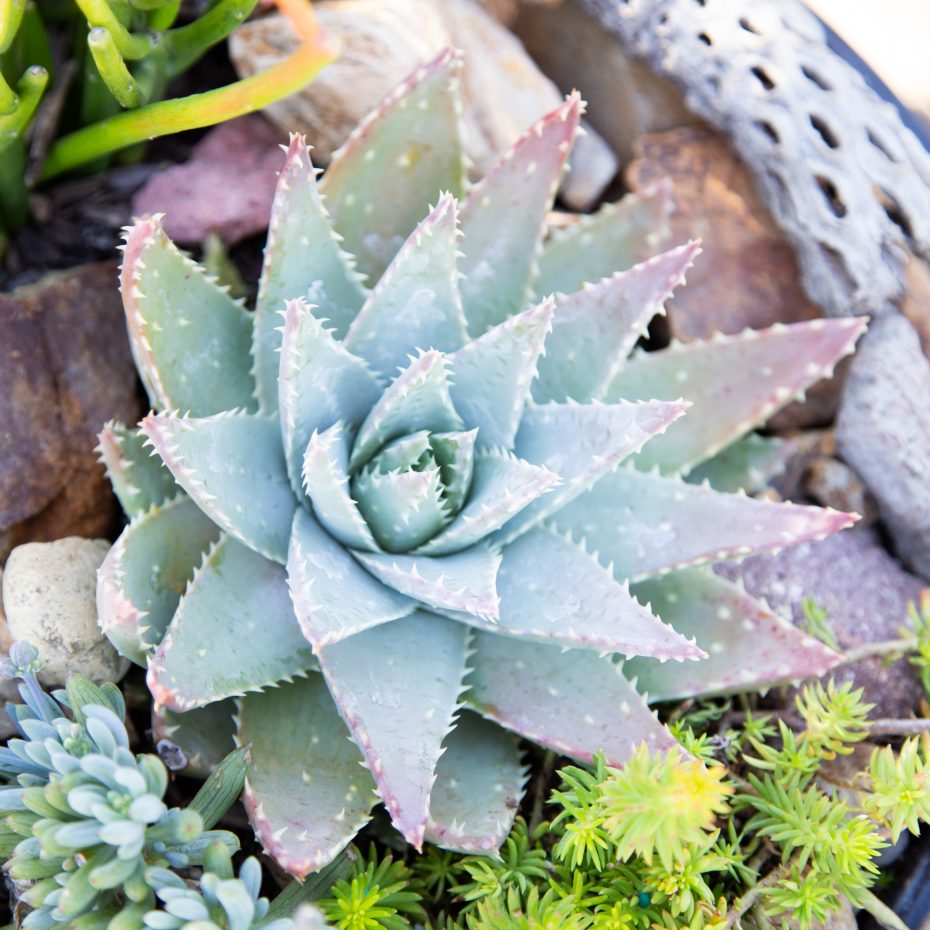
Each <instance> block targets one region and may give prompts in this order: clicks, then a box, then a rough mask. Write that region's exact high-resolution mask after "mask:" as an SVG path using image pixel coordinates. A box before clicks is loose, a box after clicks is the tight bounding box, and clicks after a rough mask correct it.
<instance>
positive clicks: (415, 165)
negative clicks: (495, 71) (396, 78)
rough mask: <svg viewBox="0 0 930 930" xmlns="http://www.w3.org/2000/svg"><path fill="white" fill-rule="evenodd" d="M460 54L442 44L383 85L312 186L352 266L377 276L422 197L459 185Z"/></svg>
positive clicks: (412, 222)
mask: <svg viewBox="0 0 930 930" xmlns="http://www.w3.org/2000/svg"><path fill="white" fill-rule="evenodd" d="M461 67H462V61H461V56H460V54H459V53H458V52H455V51H453V50H452V49H445V50H444V51H443V52H441V53H440V54H439V55H438V56H437V57H436V58H434V59H433V60H432V61H431V62H429V63H428V64H427V65H424V67H422V68H420V69H419V70H418V71H416V72H414V74H412V75H411V76H410V77H409V78H407V80H405V81H404V82H403V83H402V84H400V85H399V86H398V87H397V88H396V89H395V90H393V91H391V93H390V94H388V96H387V97H385V99H384V100H383V101H382V102H381V103H380V104H379V106H378V107H377V108H376V109H375V110H373V111H372V112H371V113H370V114H369V115H368V116H367V117H366V118H365V119H364V120H363V121H362V122H361V123H360V124H359V126H358V128H357V129H355V130H354V132H353V133H352V134H351V135H350V136H349V138H348V139H347V140H346V143H345V145H343V146H342V148H341V149H339V151H338V152H336V153H335V154H334V155H333V158H332V161H331V162H330V165H329V168H328V169H327V170H326V174H325V175H324V176H323V179H322V181H321V182H320V190H321V192H322V193H323V195H324V197H325V201H326V206H327V208H328V209H329V212H330V216H331V218H332V224H333V227H334V228H335V229H336V231H337V232H338V233H340V234H341V235H342V237H343V240H344V243H343V244H344V245H345V248H346V249H348V251H349V252H351V253H352V254H353V255H354V256H355V257H356V258H357V260H358V266H359V270H360V271H362V272H364V273H365V274H366V275H368V276H369V279H370V280H371V281H376V280H377V279H378V278H380V277H381V275H382V273H383V272H384V269H385V268H387V266H388V264H389V263H390V261H391V259H392V258H393V257H394V255H395V254H396V253H397V250H398V249H399V248H400V247H401V245H402V243H403V241H404V240H405V239H406V238H407V236H409V235H410V233H411V232H413V230H414V228H415V227H416V225H417V223H419V222H420V220H421V219H422V218H423V204H426V203H435V201H436V199H437V198H438V197H439V194H440V192H441V191H449V192H450V193H452V194H453V196H458V195H459V194H460V193H461V192H462V190H463V188H464V186H465V161H464V156H463V154H462V139H461V112H462V102H461V87H460V72H461Z"/></svg>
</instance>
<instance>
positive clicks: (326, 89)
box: [229, 0, 618, 210]
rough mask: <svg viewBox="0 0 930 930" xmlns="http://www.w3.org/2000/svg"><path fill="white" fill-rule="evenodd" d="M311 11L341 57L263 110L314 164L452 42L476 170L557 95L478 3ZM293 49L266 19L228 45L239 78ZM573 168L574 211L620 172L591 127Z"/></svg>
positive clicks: (422, 2)
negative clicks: (306, 144) (301, 144)
mask: <svg viewBox="0 0 930 930" xmlns="http://www.w3.org/2000/svg"><path fill="white" fill-rule="evenodd" d="M314 11H315V13H316V16H317V20H318V22H319V24H320V26H321V27H322V28H323V29H324V30H325V31H326V32H327V33H329V34H330V35H332V36H333V37H334V38H336V39H337V40H338V41H339V43H340V45H341V52H340V54H339V57H338V58H337V59H336V60H335V61H334V62H333V63H332V64H331V65H329V66H328V67H327V68H325V69H324V70H323V71H322V72H321V74H320V75H319V77H317V78H316V80H314V81H313V82H312V83H311V84H310V85H309V86H308V87H306V88H305V89H304V90H302V91H301V92H300V93H298V94H294V95H292V96H291V97H288V98H287V99H286V100H283V101H281V102H279V103H276V104H273V105H272V106H271V107H269V108H267V109H266V111H265V112H266V114H267V115H268V116H269V117H270V118H271V119H272V120H273V121H274V122H275V123H276V124H277V125H278V126H279V127H280V128H281V129H282V130H284V131H286V132H302V133H306V135H307V136H308V139H309V141H310V142H311V144H312V145H313V158H314V161H315V162H316V163H317V164H319V165H326V164H328V162H329V160H330V158H331V157H332V154H333V152H334V151H335V150H336V149H337V148H338V147H339V146H340V145H341V144H342V143H343V142H344V141H345V139H346V137H347V136H348V135H349V133H350V132H351V130H352V129H353V128H354V127H355V125H356V124H357V123H358V122H359V120H360V119H361V118H362V117H364V116H365V115H366V114H368V113H369V112H370V111H371V110H373V109H374V108H375V107H376V106H377V105H378V104H379V103H380V101H381V100H382V98H383V97H384V96H385V95H386V94H387V93H388V92H390V91H391V90H393V88H394V87H395V86H396V85H397V84H398V83H399V82H400V81H401V80H403V78H405V77H406V76H407V75H408V74H410V73H411V72H412V71H414V70H415V69H416V68H417V67H419V66H421V65H423V64H426V62H428V61H429V60H430V59H432V58H434V57H435V56H436V55H438V54H439V52H440V51H442V49H443V48H445V47H447V46H449V45H453V46H455V47H457V48H460V49H462V51H463V52H464V53H465V66H464V69H463V75H462V84H463V96H464V102H465V111H464V136H465V151H466V153H467V155H468V158H469V160H470V162H471V166H472V169H473V174H474V176H475V177H480V176H481V175H483V174H485V173H486V172H487V171H488V169H489V168H490V167H491V166H492V165H493V164H494V162H495V161H496V160H497V158H498V157H499V156H500V155H501V154H503V152H505V151H506V150H507V149H508V148H509V147H510V146H511V145H512V144H513V143H514V142H515V141H516V140H517V139H518V138H519V136H520V135H521V134H522V133H523V132H525V131H526V129H527V128H529V126H530V125H531V124H532V123H533V122H534V121H535V120H536V119H538V118H539V117H540V116H542V115H543V114H545V113H547V112H549V111H550V110H553V109H555V108H556V107H557V106H558V105H559V104H560V103H561V102H562V99H563V95H562V93H561V92H560V91H559V90H558V88H557V87H556V86H555V84H553V83H552V81H550V80H549V79H548V78H547V77H546V76H545V75H544V74H543V73H542V72H541V71H540V70H539V68H538V67H537V66H536V64H535V63H534V62H533V59H532V58H530V56H529V55H528V54H527V52H526V50H525V49H524V48H523V45H522V44H521V42H520V40H519V39H518V38H517V37H516V36H514V35H513V33H511V32H509V31H508V30H507V29H506V28H504V27H503V26H502V25H501V24H500V23H499V22H497V21H496V20H495V19H494V18H493V17H492V16H491V15H489V14H488V13H487V12H486V11H485V10H484V9H482V7H481V6H480V5H479V4H478V3H476V2H474V0H442V2H441V3H435V2H431V0H338V2H333V0H326V2H323V3H318V4H316V5H315V6H314ZM296 46H297V39H296V38H295V36H294V34H293V31H292V29H291V26H290V24H289V23H288V21H287V20H286V19H284V18H283V17H281V16H266V17H263V18H261V19H257V20H254V21H252V22H249V23H246V24H245V25H243V26H241V27H240V28H239V29H237V30H236V32H235V33H233V35H232V36H231V37H230V45H229V49H230V55H231V57H232V60H233V63H234V65H235V67H236V71H237V72H238V73H239V75H240V76H242V77H245V76H249V75H252V74H255V73H257V72H258V71H263V70H265V69H267V68H269V67H271V66H272V65H274V64H277V63H278V62H279V61H281V60H282V59H283V58H284V57H285V56H286V55H287V54H289V53H290V52H291V51H293V50H294V48H296ZM582 91H583V88H582ZM573 166H574V167H573V171H572V172H571V173H570V175H566V179H565V182H564V185H563V193H567V194H568V196H567V201H568V203H569V206H571V207H572V208H573V209H577V210H583V209H588V208H589V207H591V206H593V204H594V203H595V202H596V200H597V199H598V198H599V196H600V194H601V193H602V192H603V190H604V188H605V187H606V186H607V185H608V184H609V183H610V181H611V180H612V179H613V177H614V175H615V174H616V173H617V167H618V162H617V159H616V157H615V156H614V155H613V153H612V152H611V150H610V147H609V146H608V145H607V144H606V143H605V142H604V141H603V140H602V139H600V138H599V137H598V136H597V135H596V134H594V133H593V131H591V130H590V129H589V135H588V136H586V137H582V138H581V139H579V140H578V143H577V145H576V150H575V152H574V153H573Z"/></svg>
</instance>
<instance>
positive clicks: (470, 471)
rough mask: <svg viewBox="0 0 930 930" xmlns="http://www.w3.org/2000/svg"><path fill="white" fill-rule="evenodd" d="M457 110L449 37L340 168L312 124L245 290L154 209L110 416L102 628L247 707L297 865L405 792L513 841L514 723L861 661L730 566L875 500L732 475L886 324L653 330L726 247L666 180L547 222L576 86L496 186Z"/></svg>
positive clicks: (607, 734)
mask: <svg viewBox="0 0 930 930" xmlns="http://www.w3.org/2000/svg"><path fill="white" fill-rule="evenodd" d="M460 112H461V100H460V86H459V61H458V59H457V57H456V55H455V54H454V53H451V52H445V53H443V54H442V55H440V56H439V57H438V58H437V59H436V60H435V61H433V62H432V63H430V64H429V65H428V66H426V67H425V68H423V69H421V70H419V71H418V72H416V73H415V74H414V75H412V76H411V77H410V78H409V79H408V80H407V81H406V82H404V83H403V84H402V85H401V86H400V87H399V88H398V89H397V90H396V91H395V92H393V93H392V94H391V95H390V96H389V97H388V98H387V99H386V100H385V101H384V102H383V103H382V104H381V106H380V107H379V108H378V109H377V110H376V111H375V112H374V113H373V114H371V116H369V117H368V118H367V119H366V120H365V121H364V122H363V123H362V125H361V126H360V127H359V128H358V129H357V130H356V131H355V132H354V134H353V135H352V136H351V137H350V139H349V140H348V142H347V143H346V145H345V146H344V148H343V149H342V150H341V152H340V153H338V155H337V156H336V157H334V159H333V162H332V164H331V166H330V167H329V169H328V170H327V172H326V174H325V176H324V177H323V178H322V180H320V181H318V179H317V172H316V171H315V169H314V168H313V166H312V164H311V161H310V154H309V150H308V148H307V146H306V144H305V143H304V141H303V140H302V139H301V138H299V137H295V138H293V139H292V140H291V143H290V146H289V148H288V151H287V155H286V158H285V161H284V166H283V168H282V170H281V174H280V178H279V182H278V187H277V193H276V195H275V200H274V207H273V216H272V220H271V226H270V230H269V236H268V244H267V247H266V251H265V263H264V268H263V271H262V277H261V282H260V286H259V293H258V298H257V304H256V307H255V309H254V312H252V311H248V310H246V309H245V308H244V307H243V306H242V305H241V304H240V303H238V302H237V301H235V300H233V299H232V298H231V297H230V296H229V295H228V294H227V293H226V292H225V291H224V289H223V288H222V287H220V286H218V285H217V283H216V282H215V281H214V280H212V279H211V278H210V277H209V276H208V275H206V273H205V272H204V271H203V269H202V268H200V267H199V266H198V265H196V264H195V263H194V262H192V261H191V260H190V259H188V258H187V257H185V256H184V255H183V254H182V253H181V252H180V251H179V250H178V249H177V248H176V247H175V246H174V245H173V244H172V243H171V242H170V241H169V240H168V239H167V237H166V236H165V234H164V232H163V231H162V228H161V224H160V220H159V218H158V217H146V218H142V219H140V220H138V221H137V222H136V223H135V224H134V225H133V226H132V227H131V228H130V229H129V230H128V234H127V241H126V246H125V255H124V261H123V266H122V272H121V275H122V277H121V281H122V293H123V301H124V305H125V309H126V319H127V324H128V328H129V334H130V339H131V342H132V347H133V351H134V354H135V359H136V362H137V365H138V368H139V372H140V374H141V377H142V380H143V382H144V384H145V386H146V389H147V391H148V393H149V397H150V399H151V402H152V405H153V406H154V408H155V410H154V412H153V413H152V414H150V415H149V416H148V417H146V418H145V419H144V420H143V422H142V424H141V425H140V427H139V428H137V429H127V428H125V427H122V426H120V425H118V424H110V425H109V426H108V427H107V428H106V429H105V430H104V431H103V433H102V435H101V452H102V457H103V460H104V462H105V463H106V465H107V468H108V471H109V474H110V476H111V479H112V481H113V484H114V487H115V489H116V491H117V493H118V494H119V496H120V498H121V500H122V501H123V503H124V506H125V507H126V510H127V513H128V514H129V515H130V517H131V522H130V524H129V526H128V527H127V529H126V530H125V532H124V533H123V534H122V536H121V537H120V538H119V540H118V541H117V543H116V544H115V545H114V547H113V549H112V550H111V552H110V553H109V555H108V557H107V559H106V561H105V563H104V565H103V566H102V568H101V571H100V575H99V586H98V605H99V610H100V615H101V622H102V625H103V627H104V629H105V630H106V632H107V634H108V636H109V637H110V639H111V640H112V642H113V643H114V644H115V645H116V646H117V648H118V649H119V650H120V652H121V653H122V654H123V655H126V656H128V657H130V658H131V659H133V660H134V661H136V662H137V663H139V664H144V665H147V667H148V684H149V687H150V689H151V691H152V693H153V695H154V697H155V699H156V701H157V702H158V704H159V705H161V707H162V708H167V710H168V711H170V712H172V713H174V714H175V715H176V717H175V719H176V720H183V719H184V718H185V717H186V716H188V715H191V716H192V717H196V715H198V714H200V713H210V712H211V708H215V707H216V706H217V705H218V703H220V702H226V703H225V704H220V706H221V707H222V708H224V710H223V713H225V714H226V715H227V716H228V717H229V716H231V714H232V712H233V707H232V699H236V700H237V701H238V703H237V704H236V705H235V714H236V724H235V726H236V738H237V739H238V740H239V742H240V743H241V744H248V745H249V746H250V747H251V757H252V758H251V763H250V767H249V775H248V779H247V783H246V791H245V799H246V804H247V807H248V809H249V812H250V816H251V819H252V823H253V826H254V827H255V830H256V832H257V834H258V836H259V837H260V839H261V841H262V843H263V844H264V847H265V849H266V850H267V851H268V852H269V853H270V854H271V855H273V856H274V857H275V858H277V860H278V861H279V862H280V863H281V864H282V865H283V866H284V867H285V868H286V869H288V870H289V871H290V872H292V873H293V874H295V875H298V876H299V875H303V874H306V873H307V872H309V871H311V870H313V869H318V868H320V867H321V866H322V865H323V864H325V863H326V862H328V861H329V860H330V859H332V857H333V856H334V855H335V854H336V852H337V851H338V850H339V849H341V848H342V847H343V846H344V845H345V844H346V843H348V841H349V840H350V839H351V837H352V836H353V835H354V834H355V833H356V831H357V830H358V829H359V828H360V827H361V825H363V824H364V823H365V822H366V821H367V820H368V818H369V816H370V812H371V809H372V806H373V804H374V803H375V802H376V800H377V799H378V798H380V800H381V801H383V803H384V805H385V807H386V809H387V811H388V813H389V815H390V817H391V819H392V821H393V823H394V825H395V826H396V827H397V829H398V830H399V831H400V832H401V833H402V834H403V836H404V837H406V838H407V840H409V842H410V843H412V844H413V845H414V846H416V847H420V846H421V844H422V843H423V841H424V839H429V840H431V841H432V842H435V843H438V844H440V845H443V846H446V847H449V848H453V849H459V850H466V851H478V852H490V851H493V850H496V849H497V847H498V845H499V844H500V843H501V842H502V840H503V839H504V837H505V836H506V834H507V831H508V828H509V826H510V824H511V823H512V820H513V814H514V810H515V808H516V806H517V803H518V800H519V798H520V795H521V791H522V784H523V780H524V770H523V766H522V764H521V759H520V751H519V748H518V744H517V741H516V739H515V737H514V734H519V735H522V736H525V737H527V738H529V739H532V740H535V741H537V742H539V743H541V744H543V745H545V746H547V747H550V748H552V749H554V750H556V751H558V752H560V753H564V754H567V755H569V756H573V757H576V758H578V759H582V760H583V759H590V758H591V757H592V754H593V753H594V752H596V751H598V750H602V751H603V752H604V753H605V756H606V758H607V760H608V761H609V762H610V763H611V764H614V765H616V764H621V763H623V762H624V761H626V760H627V759H628V758H629V757H630V755H631V753H632V751H633V749H634V748H635V747H636V746H638V745H639V744H641V743H645V744H646V745H647V746H648V747H650V749H652V750H654V751H660V750H663V749H669V748H671V747H673V746H674V745H676V743H675V740H674V739H673V738H672V737H671V735H670V734H669V732H668V731H667V730H666V729H665V728H664V727H662V726H661V725H660V724H659V722H658V720H657V719H656V717H655V716H654V714H653V713H652V712H651V711H650V710H649V708H648V704H647V698H646V696H645V695H646V692H648V694H649V699H650V700H651V699H665V698H672V697H676V696H691V695H697V694H705V693H713V692H721V691H727V690H733V689H739V688H742V689H745V688H752V687H764V686H767V685H769V684H771V683H773V682H778V681H785V680H790V679H797V678H803V677H806V676H808V675H813V674H818V673H821V672H823V671H825V670H826V669H828V668H830V667H831V666H832V665H833V664H834V663H835V662H836V661H837V657H836V656H835V655H834V654H833V653H832V652H831V651H830V650H829V649H827V648H826V647H825V646H824V645H823V644H822V643H820V642H819V641H818V640H816V639H815V638H813V637H810V636H808V635H807V634H805V633H802V632H800V631H798V630H796V629H795V628H794V627H793V626H792V625H791V624H789V623H787V622H785V621H783V620H781V619H780V618H778V617H777V616H775V615H774V614H773V613H772V612H771V611H770V610H768V608H767V607H766V606H765V605H764V604H762V603H760V602H758V601H755V600H753V599H752V598H750V597H748V596H747V595H746V594H745V592H744V591H742V590H741V589H740V588H738V587H736V586H734V585H732V584H730V583H728V582H726V581H724V580H722V579H720V578H718V577H717V576H716V575H714V574H713V573H712V572H711V571H710V570H709V569H708V567H707V565H708V564H709V563H712V562H714V561H716V560H719V559H725V558H730V557H740V556H743V555H746V554H749V553H752V552H762V551H772V550H777V549H779V548H781V547H784V546H786V545H790V544H794V543H799V542H803V541H806V540H811V539H817V538H820V537H823V536H825V535H826V534H829V533H832V532H834V531H836V530H839V529H841V528H843V527H845V526H848V525H849V524H850V523H851V522H852V520H853V519H854V518H853V517H851V516H849V515H846V514H840V513H836V512H833V511H829V510H821V509H817V508H811V507H800V506H794V505H791V504H780V503H772V502H769V501H761V500H753V499H750V498H748V497H746V496H745V495H743V494H731V493H722V492H719V491H716V490H714V488H713V487H712V486H711V484H712V483H714V482H716V483H718V484H720V485H721V486H727V485H728V484H732V483H733V482H734V481H735V482H736V483H739V474H737V473H736V472H737V471H738V469H739V467H744V470H746V471H747V474H748V472H749V471H751V470H753V469H755V470H756V471H758V470H759V469H764V468H765V467H766V463H767V462H768V460H769V459H770V457H771V455H772V450H771V448H770V447H769V446H768V445H767V444H765V443H761V444H760V443H756V442H751V443H749V445H748V446H746V448H745V449H741V450H740V451H739V454H736V455H734V454H732V450H733V444H734V443H738V442H739V441H740V440H741V437H743V436H744V434H745V433H746V432H747V431H748V430H750V429H751V428H752V427H753V425H754V424H757V423H759V422H761V421H764V420H765V419H767V418H768V417H769V416H770V415H771V414H772V413H773V412H774V411H775V410H776V409H778V408H779V407H781V406H782V405H784V404H785V403H787V402H788V401H789V400H791V399H792V398H794V397H796V396H798V395H799V393H801V392H803V390H804V389H805V387H806V386H807V385H808V384H810V383H811V382H813V381H816V380H818V379H819V378H820V377H822V376H824V375H826V374H828V373H830V372H831V371H832V369H833V366H834V364H835V363H836V362H837V360H838V359H839V358H840V357H841V356H843V355H845V354H847V353H849V352H850V351H851V350H852V346H853V344H854V342H855V340H856V338H857V337H858V335H859V334H860V333H861V331H862V329H863V323H862V322H861V321H859V320H830V321H821V320H818V321H814V322H811V323H805V324H799V325H797V326H793V327H775V328H773V329H770V330H766V331H764V332H746V333H744V334H742V335H740V336H728V337H719V338H716V339H714V340H711V341H710V342H706V343H694V344H691V345H687V346H680V345H674V346H672V347H670V348H669V349H666V350H663V351H661V352H654V353H651V354H644V353H639V354H634V355H633V356H632V357H629V356H630V353H631V351H632V350H633V348H634V345H635V343H636V341H637V339H638V337H639V336H640V335H641V334H642V333H644V331H645V329H646V327H647V326H648V324H649V321H650V319H651V318H652V317H653V316H654V315H655V314H657V313H661V312H662V308H663V303H664V301H665V300H666V299H667V298H668V297H669V295H670V294H671V292H672V289H673V288H674V287H675V286H676V285H677V284H680V283H681V282H682V280H683V276H684V274H685V271H686V270H687V268H688V266H689V265H690V263H691V262H692V261H693V260H694V258H695V257H696V255H697V253H698V251H699V249H698V246H697V244H696V243H688V244H686V245H683V246H680V247H677V248H673V249H670V250H668V251H665V252H661V251H660V249H661V248H662V245H663V244H664V242H665V239H666V238H667V224H666V220H667V216H668V213H669V211H670V198H669V191H668V189H667V187H666V186H663V185H660V186H659V187H657V188H656V189H655V190H653V191H651V192H647V193H645V194H643V195H642V196H640V197H631V198H627V199H626V200H624V201H621V202H620V203H617V204H610V205H607V206H605V207H604V208H603V209H602V210H601V211H600V212H599V213H597V214H595V215H593V216H590V217H586V218H583V219H581V220H580V221H579V222H577V223H576V224H574V225H570V226H569V227H567V228H565V229H563V230H561V231H559V232H558V233H553V234H552V235H547V217H548V213H549V210H550V208H551V205H552V200H553V197H554V194H555V190H556V187H557V184H558V181H559V177H560V175H561V172H562V171H563V169H564V166H565V162H566V158H567V156H568V152H569V149H570V148H571V145H572V141H573V139H574V137H575V135H576V133H577V131H578V122H579V118H580V115H581V112H582V104H581V101H580V99H579V98H578V97H577V95H572V96H571V97H569V98H568V99H567V100H566V102H565V103H564V104H563V105H562V106H560V107H559V108H558V109H557V110H556V111H554V112H553V113H551V114H549V115H547V116H545V117H544V118H542V119H541V120H540V121H539V122H538V123H537V124H536V125H534V126H533V127H531V128H530V130H529V131H528V132H527V133H526V135H525V136H524V137H523V138H522V139H520V140H519V141H518V142H517V143H516V145H515V146H514V148H513V149H512V151H510V152H509V153H508V154H507V155H506V156H505V157H504V158H503V159H502V160H501V162H500V163H499V164H498V165H497V166H496V167H495V168H494V169H493V170H492V171H491V172H490V173H489V174H488V175H487V176H486V177H485V178H483V179H482V180H481V181H479V182H477V183H476V184H475V185H474V186H472V187H471V188H470V189H466V187H465V166H464V159H463V155H462V147H461V137H460V125H459V123H460ZM430 204H432V206H430ZM657 253H658V254H657ZM682 396H685V397H687V398H688V400H683V399H682ZM724 449H727V450H729V451H730V453H731V454H729V455H728V456H726V457H725V458H723V459H715V455H716V453H717V452H719V451H721V450H724ZM149 450H151V457H150V452H149ZM734 463H736V464H734ZM740 463H742V465H740ZM699 465H701V466H702V469H703V470H702V476H703V478H706V479H707V481H705V482H704V483H689V482H688V481H687V480H686V479H687V477H688V475H689V473H690V472H691V471H692V470H694V469H696V468H697V467H698V466H699ZM707 482H710V483H707ZM650 604H651V606H650ZM669 660H672V661H669ZM637 679H638V684H637ZM204 708H205V709H206V710H204ZM179 725H180V724H179ZM191 729H193V728H191ZM346 736H348V737H349V739H345V737H346ZM359 763H361V764H359Z"/></svg>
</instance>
